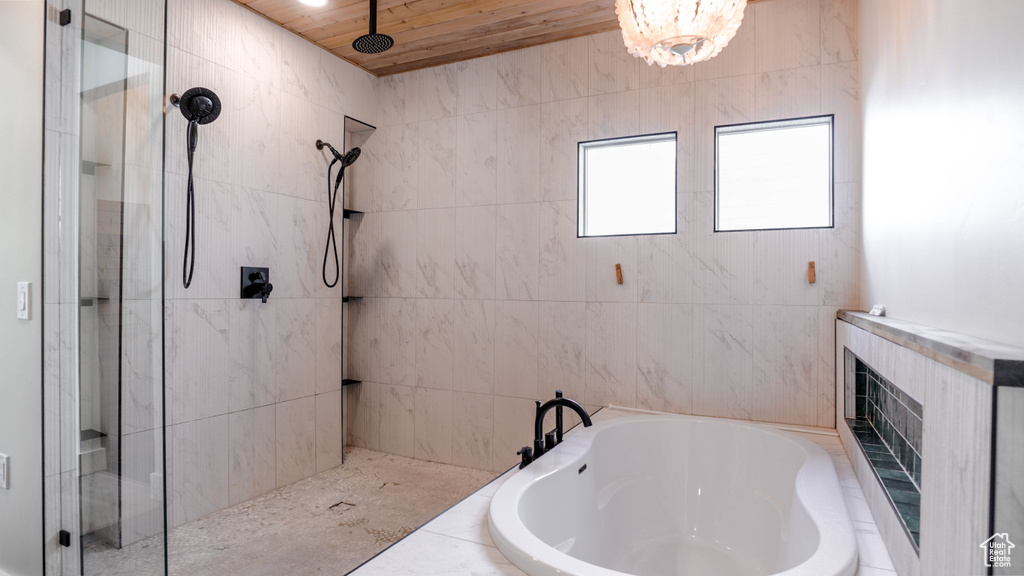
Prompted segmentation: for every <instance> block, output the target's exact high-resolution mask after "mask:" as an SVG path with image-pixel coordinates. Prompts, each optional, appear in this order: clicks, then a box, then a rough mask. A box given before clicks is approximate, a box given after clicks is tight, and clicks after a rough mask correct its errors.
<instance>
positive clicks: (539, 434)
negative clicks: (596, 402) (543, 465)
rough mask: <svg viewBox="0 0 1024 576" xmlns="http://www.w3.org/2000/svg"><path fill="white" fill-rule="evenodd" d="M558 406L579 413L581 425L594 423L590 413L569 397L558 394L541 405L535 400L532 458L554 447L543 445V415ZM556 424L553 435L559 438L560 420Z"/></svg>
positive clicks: (585, 425)
mask: <svg viewBox="0 0 1024 576" xmlns="http://www.w3.org/2000/svg"><path fill="white" fill-rule="evenodd" d="M558 407H565V408H569V409H570V410H572V411H573V412H575V413H576V414H577V415H579V417H580V420H582V421H583V426H584V427H587V426H593V424H594V423H593V422H591V420H590V414H587V411H586V410H585V409H584V408H583V406H580V404H579V402H576V401H575V400H571V399H569V398H562V397H561V395H559V397H557V398H554V399H552V400H548V401H547V402H545V403H544V404H543V405H541V403H540V402H537V417H536V419H535V420H534V422H533V459H534V460H536V459H537V458H539V457H540V456H541V455H542V454H544V453H545V452H547V451H548V450H550V449H552V448H554V445H551V446H545V445H544V444H545V443H544V415H545V414H547V413H548V411H549V410H551V409H552V408H558ZM557 426H558V428H557V429H556V431H555V437H556V438H561V437H562V426H561V422H558V423H557Z"/></svg>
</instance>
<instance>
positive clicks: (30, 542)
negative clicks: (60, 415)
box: [0, 0, 44, 576]
mask: <svg viewBox="0 0 1024 576" xmlns="http://www.w3.org/2000/svg"><path fill="white" fill-rule="evenodd" d="M43 15H44V7H43V0H19V1H13V0H0V78H3V81H2V82H0V117H2V118H3V138H0V367H2V368H0V374H2V376H0V452H2V453H4V454H7V455H8V456H10V475H9V477H8V479H9V484H8V487H9V488H8V489H7V490H0V574H2V573H4V572H7V573H9V574H10V575H11V576H28V575H30V574H42V571H43V553H42V534H43V503H42V499H43V490H42V486H43V478H42V456H43V452H42V450H43V449H42V437H41V434H40V430H42V326H43V319H42V317H41V311H42V306H41V305H40V302H41V297H40V296H41V294H42V291H41V286H42V279H43V270H42V226H43V222H42V149H43V142H42V139H43ZM19 281H31V282H32V287H33V291H34V294H33V299H32V311H31V313H32V316H31V320H27V321H26V320H18V319H16V318H15V315H14V304H15V298H16V294H17V289H16V288H17V282H19Z"/></svg>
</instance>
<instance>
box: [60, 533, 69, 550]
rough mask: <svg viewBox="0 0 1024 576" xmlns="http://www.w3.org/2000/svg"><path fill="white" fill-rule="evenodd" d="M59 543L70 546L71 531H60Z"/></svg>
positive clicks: (66, 546)
mask: <svg viewBox="0 0 1024 576" xmlns="http://www.w3.org/2000/svg"><path fill="white" fill-rule="evenodd" d="M60 545H61V546H63V547H65V548H70V547H71V532H68V531H67V530H61V531H60Z"/></svg>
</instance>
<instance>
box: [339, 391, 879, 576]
mask: <svg viewBox="0 0 1024 576" xmlns="http://www.w3.org/2000/svg"><path fill="white" fill-rule="evenodd" d="M638 412H640V413H644V412H641V411H637V410H624V409H619V408H611V407H609V408H604V409H602V410H600V411H598V412H596V413H595V414H594V420H595V421H598V422H600V421H603V420H609V419H611V418H620V417H624V416H633V415H636V414H637V413H638ZM758 424H759V423H758ZM779 428H783V429H786V430H787V431H789V432H791V433H796V434H798V435H799V436H801V437H802V438H805V439H807V440H810V441H812V442H814V443H816V444H818V445H819V446H821V447H822V448H824V449H825V451H826V452H828V454H829V456H831V457H832V461H833V463H834V464H835V467H836V473H837V474H838V476H839V484H840V485H841V486H842V489H843V496H844V497H845V500H846V507H847V509H848V510H849V511H850V518H851V519H852V520H853V527H854V531H855V532H856V535H857V547H858V554H859V558H858V564H859V565H858V567H857V576H896V572H895V568H894V567H893V564H892V561H891V560H890V559H889V553H888V551H886V549H885V544H884V543H883V542H882V537H881V536H880V535H879V533H878V527H877V526H876V525H875V520H874V518H873V517H872V516H871V511H870V510H869V509H868V505H867V501H866V500H865V498H864V493H863V491H861V487H860V483H858V482H857V477H856V475H855V474H854V471H853V466H852V465H851V464H850V461H849V460H848V459H847V457H846V453H845V452H844V451H843V446H842V444H840V442H839V438H838V437H837V436H835V435H834V432H835V431H834V430H833V431H831V433H827V432H826V431H825V430H824V429H808V430H807V431H806V432H796V431H795V430H794V428H793V427H789V426H779ZM517 471H518V469H517V468H515V467H513V468H512V469H511V470H509V471H508V472H506V473H504V474H502V475H501V476H499V477H498V478H496V479H495V480H493V481H491V482H490V483H489V484H487V485H486V486H484V487H483V488H481V489H480V490H477V491H476V492H475V493H473V494H471V495H470V496H468V497H467V498H466V499H465V500H463V501H462V502H460V503H458V504H456V505H455V506H453V507H451V508H449V509H448V510H447V511H445V512H443V513H441V514H440V515H438V516H437V517H436V518H434V519H433V520H431V521H430V522H428V523H426V524H424V525H423V526H421V527H420V528H418V529H417V530H415V531H413V532H412V533H410V534H409V535H408V536H406V537H405V538H403V539H401V540H399V541H398V542H396V543H395V544H393V545H392V546H391V547H389V548H387V549H386V550H384V551H382V552H381V553H380V554H378V555H377V556H375V557H373V558H371V559H370V560H369V561H367V562H366V563H365V564H363V565H362V566H360V567H358V568H356V569H355V570H353V571H352V572H350V573H349V574H350V575H351V576H385V575H387V576H391V575H395V576H397V575H402V574H419V575H438V576H441V575H446V576H447V575H451V574H472V575H473V576H485V575H498V576H523V575H524V574H525V572H523V571H522V570H520V569H519V568H517V567H516V566H515V565H513V564H512V563H511V562H509V561H508V560H507V559H506V558H505V557H504V556H503V555H502V554H501V552H499V551H498V549H497V548H495V546H494V542H492V541H491V536H490V533H489V532H488V528H487V509H488V506H489V505H490V503H491V496H493V495H494V493H495V492H496V491H497V490H498V487H499V486H501V484H502V483H504V482H505V480H507V479H508V478H509V477H510V476H511V475H512V474H515V473H516V472H517Z"/></svg>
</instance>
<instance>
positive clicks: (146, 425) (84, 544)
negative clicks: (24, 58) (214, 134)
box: [60, 0, 166, 576]
mask: <svg viewBox="0 0 1024 576" xmlns="http://www.w3.org/2000/svg"><path fill="white" fill-rule="evenodd" d="M79 6H80V7H81V12H80V14H82V16H81V20H80V36H79V38H78V39H77V43H76V44H77V45H76V46H75V48H77V52H78V56H79V58H78V60H79V62H80V69H79V70H78V71H77V77H78V82H77V84H78V86H77V111H76V112H77V117H78V118H77V119H78V123H79V129H78V145H77V154H78V158H77V162H75V163H74V164H76V165H77V166H76V167H77V168H78V170H77V172H78V174H77V199H74V198H73V197H72V196H73V195H72V193H71V192H72V190H73V189H74V188H75V187H74V186H69V187H68V190H66V192H68V194H67V195H65V194H63V192H65V191H63V190H62V201H64V200H65V199H66V200H67V201H72V202H73V201H74V200H77V202H75V205H76V207H77V218H76V224H77V226H76V227H74V228H77V242H76V244H77V262H76V264H77V265H76V267H75V268H76V271H77V286H75V287H74V288H75V289H76V294H75V297H74V301H75V302H76V303H77V319H76V320H77V321H76V322H75V325H76V327H77V338H69V339H68V340H69V341H71V343H72V348H75V349H76V351H77V355H76V356H77V357H76V358H75V366H74V367H73V369H74V370H75V371H76V372H77V378H76V379H75V380H76V386H75V390H74V391H73V392H74V396H73V397H74V398H75V400H76V404H77V406H76V407H77V410H76V411H70V410H69V411H67V412H65V413H64V414H62V416H61V419H62V422H61V427H62V428H65V427H71V426H72V423H71V422H68V421H67V420H68V419H69V417H72V416H73V417H75V420H76V422H74V424H73V427H74V428H73V429H74V433H73V434H64V435H63V438H64V439H65V440H64V442H63V443H62V447H61V451H62V452H64V453H67V454H69V455H73V456H74V457H75V459H74V460H70V459H69V458H65V460H70V461H73V462H76V464H77V468H76V470H75V472H76V473H75V474H71V475H67V474H65V475H62V486H61V493H62V500H61V507H62V511H61V516H62V522H61V524H62V527H63V529H64V530H65V531H67V532H69V533H70V538H68V540H70V541H71V542H70V546H68V547H69V548H71V550H76V549H77V551H78V558H77V559H78V560H79V561H78V562H75V561H70V562H69V561H68V560H67V559H65V560H64V561H63V563H62V569H61V571H60V572H61V573H63V574H65V575H72V574H84V575H101V574H102V575H120V574H124V575H129V574H130V575H133V576H147V575H154V576H156V575H162V574H165V573H166V536H165V532H166V530H165V527H166V521H165V505H164V502H165V482H164V462H165V458H164V437H163V433H164V430H163V427H164V417H163V284H162V269H163V260H162V258H163V256H162V226H163V92H164V60H165V56H164V51H165V48H164V47H165V31H164V26H165V24H164V18H165V3H164V2H163V1H162V0H161V1H160V2H154V1H150V0H146V1H139V0H86V1H85V2H82V3H80V4H79ZM74 12H75V7H72V13H74ZM73 24H78V22H74V23H73ZM65 41H67V40H65ZM66 57H67V56H65V58H66ZM67 70H68V67H67V63H65V68H64V72H63V75H64V76H65V77H66V76H67V74H68V72H67ZM65 81H66V78H65ZM69 164H70V163H65V166H68V165H69ZM68 212H69V213H73V212H74V211H68ZM69 229H71V227H69ZM68 256H71V255H70V254H61V257H62V258H66V257H68ZM66 328H70V326H67V327H65V326H63V325H62V326H61V332H62V339H64V337H65V333H64V331H65V329H66ZM63 368H64V367H63V366H62V369H63ZM65 478H66V480H65ZM65 482H68V483H70V482H74V483H76V484H77V485H75V486H67V485H64V483H65ZM67 556H68V555H65V558H67ZM72 556H73V554H72Z"/></svg>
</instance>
